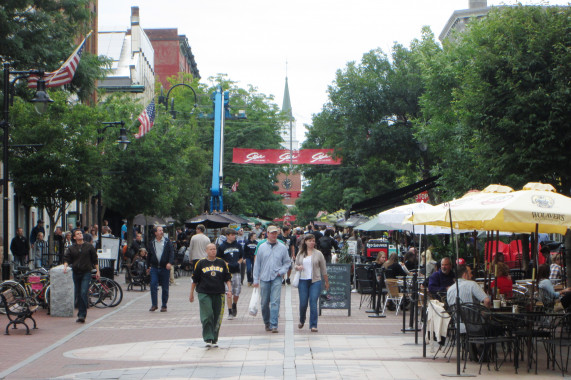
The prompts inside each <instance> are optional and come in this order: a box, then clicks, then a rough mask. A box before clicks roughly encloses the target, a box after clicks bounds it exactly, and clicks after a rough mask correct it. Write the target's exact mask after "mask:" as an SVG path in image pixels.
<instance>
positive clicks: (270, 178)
mask: <svg viewBox="0 0 571 380" xmlns="http://www.w3.org/2000/svg"><path fill="white" fill-rule="evenodd" d="M210 81H211V82H212V83H213V85H212V86H210V87H206V86H205V87H203V88H201V92H202V93H203V94H208V95H210V94H211V93H213V92H214V91H215V88H216V86H218V85H221V86H222V89H223V90H226V91H229V96H230V98H229V104H230V109H231V111H230V112H231V114H233V115H235V114H237V113H238V112H237V111H238V110H244V111H245V112H246V119H236V118H233V119H229V120H226V122H225V127H224V128H225V130H224V184H225V186H224V188H223V193H224V195H223V197H224V209H225V210H228V211H230V212H232V213H234V214H246V215H254V216H258V215H260V216H265V217H270V218H275V217H278V216H280V215H283V213H284V211H285V207H284V206H283V205H282V204H281V202H280V198H279V196H277V195H276V194H274V191H276V190H277V187H276V186H275V185H274V183H275V181H276V175H277V173H278V172H279V171H280V170H281V167H279V166H277V165H238V164H233V163H232V150H233V148H235V147H237V148H255V149H278V148H280V144H279V143H280V141H281V137H280V135H279V127H280V125H281V123H283V122H284V120H285V119H284V117H283V115H281V113H280V111H279V108H278V106H277V105H276V104H275V103H274V102H273V98H272V97H270V96H267V95H265V94H262V93H260V92H258V90H257V88H256V87H253V86H251V85H250V86H247V88H245V89H244V88H240V87H238V86H237V85H236V83H235V82H233V81H231V80H229V79H228V78H226V77H225V76H218V77H215V78H210ZM209 110H212V102H210V108H209ZM200 125H201V128H200V130H201V131H202V137H201V138H200V141H201V142H202V144H201V146H202V148H203V149H204V150H206V151H208V152H209V154H210V156H209V163H211V162H212V146H213V133H214V124H213V121H212V120H208V119H201V120H200ZM238 180H239V187H238V191H236V192H231V191H230V186H231V185H232V184H233V183H234V182H236V181H238ZM209 183H210V181H209ZM205 206H206V205H205Z"/></svg>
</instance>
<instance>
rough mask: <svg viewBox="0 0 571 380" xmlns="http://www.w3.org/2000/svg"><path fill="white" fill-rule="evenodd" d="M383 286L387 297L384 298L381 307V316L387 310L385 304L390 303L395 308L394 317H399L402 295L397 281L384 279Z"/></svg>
mask: <svg viewBox="0 0 571 380" xmlns="http://www.w3.org/2000/svg"><path fill="white" fill-rule="evenodd" d="M385 286H386V288H387V296H386V297H385V303H384V305H383V314H385V310H386V309H387V303H388V302H389V301H392V302H394V303H395V306H396V315H399V309H400V306H401V303H402V301H403V299H404V294H403V293H401V291H400V289H399V285H398V280H397V279H393V278H385Z"/></svg>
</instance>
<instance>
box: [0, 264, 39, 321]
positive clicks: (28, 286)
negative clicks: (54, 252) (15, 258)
mask: <svg viewBox="0 0 571 380" xmlns="http://www.w3.org/2000/svg"><path fill="white" fill-rule="evenodd" d="M13 274H14V280H8V281H4V282H2V283H1V284H0V293H2V292H4V291H6V290H9V289H11V290H12V292H13V294H14V295H15V297H16V298H25V299H26V300H27V301H28V302H29V303H30V305H38V306H41V307H43V308H44V309H48V312H49V306H50V302H49V296H50V275H49V272H48V271H47V270H45V269H44V268H38V269H33V270H30V268H28V267H26V266H15V267H14V270H13ZM5 312H6V311H5V308H4V305H3V304H2V301H1V300H0V313H2V314H5Z"/></svg>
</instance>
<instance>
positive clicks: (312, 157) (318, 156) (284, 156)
mask: <svg viewBox="0 0 571 380" xmlns="http://www.w3.org/2000/svg"><path fill="white" fill-rule="evenodd" d="M332 154H333V149H302V150H294V151H293V155H291V157H290V151H289V150H288V149H246V148H234V154H233V157H232V162H233V163H235V164H258V165H260V164H278V165H287V164H289V163H290V162H291V163H292V164H294V165H341V159H339V158H337V159H333V158H332V157H331V155H332Z"/></svg>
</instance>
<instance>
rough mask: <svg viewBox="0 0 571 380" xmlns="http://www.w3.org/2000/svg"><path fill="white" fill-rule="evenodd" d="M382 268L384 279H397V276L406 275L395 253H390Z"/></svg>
mask: <svg viewBox="0 0 571 380" xmlns="http://www.w3.org/2000/svg"><path fill="white" fill-rule="evenodd" d="M383 268H385V276H386V278H397V276H406V275H407V274H408V273H407V272H406V271H405V268H403V265H402V264H401V263H400V262H399V255H398V254H397V253H396V252H395V253H391V255H390V256H389V259H388V260H387V261H385V263H384V264H383Z"/></svg>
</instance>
